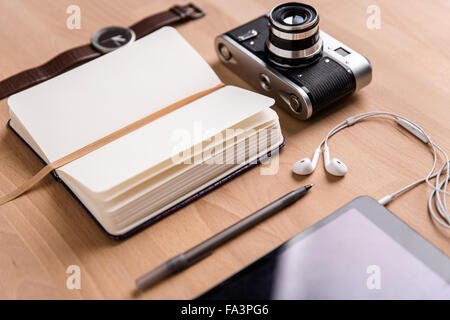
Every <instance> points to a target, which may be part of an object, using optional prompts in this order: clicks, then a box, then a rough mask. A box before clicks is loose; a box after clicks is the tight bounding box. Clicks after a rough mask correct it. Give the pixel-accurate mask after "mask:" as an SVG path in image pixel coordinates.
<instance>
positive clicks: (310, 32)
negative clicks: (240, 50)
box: [266, 2, 322, 67]
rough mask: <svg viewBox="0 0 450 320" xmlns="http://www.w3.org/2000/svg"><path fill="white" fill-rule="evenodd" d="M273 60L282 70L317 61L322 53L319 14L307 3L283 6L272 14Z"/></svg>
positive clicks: (269, 43) (269, 45)
mask: <svg viewBox="0 0 450 320" xmlns="http://www.w3.org/2000/svg"><path fill="white" fill-rule="evenodd" d="M269 21H270V33H269V39H268V41H267V44H266V45H267V49H268V55H269V59H270V60H271V61H272V62H274V63H275V64H277V65H278V66H281V67H298V66H302V65H307V64H310V63H312V62H314V61H316V60H317V59H318V58H319V57H320V55H321V53H322V40H321V39H320V33H319V15H318V14H317V11H316V10H315V9H314V8H313V7H311V6H309V5H307V4H303V3H299V2H289V3H284V4H281V5H279V6H277V7H275V8H273V9H272V11H271V12H270V13H269Z"/></svg>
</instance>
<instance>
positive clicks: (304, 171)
mask: <svg viewBox="0 0 450 320" xmlns="http://www.w3.org/2000/svg"><path fill="white" fill-rule="evenodd" d="M375 116H388V117H391V118H394V120H395V121H396V122H397V124H399V125H400V126H402V127H403V128H404V129H406V130H407V131H408V132H409V133H411V134H413V135H414V136H415V137H417V138H418V139H420V140H421V141H422V142H423V143H425V144H427V145H430V147H431V151H432V153H433V159H434V160H433V166H432V168H431V170H430V172H429V173H428V175H427V176H426V177H425V178H423V179H420V180H417V181H415V182H413V183H411V184H410V185H408V186H406V187H404V188H402V189H400V190H398V191H397V192H395V193H393V194H390V195H387V196H385V197H383V198H382V199H380V200H379V203H380V204H382V205H386V204H388V203H389V202H390V201H392V200H393V199H395V198H396V197H397V196H399V195H400V194H403V193H405V192H407V191H409V190H411V189H412V188H414V187H415V186H417V185H419V184H421V183H423V182H426V183H427V184H428V185H429V186H430V187H431V188H432V189H433V192H432V193H431V195H430V198H429V201H428V209H429V211H430V213H431V215H432V217H433V218H434V219H435V220H436V221H437V222H438V223H439V224H440V225H442V226H444V227H445V228H448V229H450V215H449V212H448V208H447V201H446V196H447V195H449V194H450V193H449V192H448V191H447V187H448V182H449V181H450V161H449V158H448V156H447V153H446V152H445V151H444V150H443V149H442V148H441V147H439V146H438V145H436V144H435V143H434V142H433V141H432V140H431V139H430V137H429V136H428V135H427V134H426V133H425V131H424V130H423V129H422V128H420V127H419V126H418V125H416V124H415V123H413V122H412V121H410V120H408V119H406V118H404V117H402V116H399V115H397V114H394V113H391V112H384V111H375V112H368V113H363V114H359V115H355V116H353V117H350V118H348V119H346V120H345V121H343V122H341V123H339V124H338V125H337V126H335V127H334V128H333V129H331V130H330V132H329V133H328V134H327V136H326V137H325V138H324V139H323V140H322V141H321V143H320V145H319V146H318V147H317V149H316V151H315V152H314V156H313V158H312V160H310V159H309V158H304V159H301V160H300V161H298V162H296V163H295V164H294V168H293V171H294V173H296V174H299V175H309V174H311V173H313V172H314V170H315V168H316V166H317V162H318V161H319V157H320V153H321V151H322V146H323V158H324V166H325V170H326V171H327V172H328V173H329V174H331V175H333V176H337V177H342V176H344V175H345V174H346V173H347V171H348V169H347V166H346V165H345V164H344V162H343V161H341V160H339V159H337V158H333V159H331V160H330V150H329V148H328V140H329V139H330V138H331V137H332V136H333V135H335V134H336V133H338V132H339V131H341V130H343V129H345V128H347V127H350V126H352V125H354V124H355V123H356V122H358V121H361V120H363V119H367V118H369V117H375ZM437 152H440V153H441V155H442V156H443V158H444V160H445V161H444V164H443V165H442V166H441V167H440V169H439V170H438V171H437V173H434V171H435V169H436V164H437V158H438V157H437ZM444 171H445V174H444ZM442 175H444V179H441V178H442V177H441V176H442ZM433 178H436V183H435V184H434V185H433V184H432V183H431V182H430V180H431V179H433ZM441 196H442V197H441ZM433 199H434V200H435V201H434V202H435V208H436V210H437V212H438V214H436V211H435V209H434V208H433Z"/></svg>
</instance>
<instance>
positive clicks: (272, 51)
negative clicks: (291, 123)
mask: <svg viewBox="0 0 450 320" xmlns="http://www.w3.org/2000/svg"><path fill="white" fill-rule="evenodd" d="M215 48H216V52H217V54H218V56H219V58H220V60H221V61H222V62H223V63H224V64H225V65H226V66H227V67H228V68H229V69H231V70H232V71H233V72H235V73H236V74H238V75H239V76H240V77H241V78H242V79H244V80H245V81H246V82H248V83H250V84H251V85H252V86H253V87H255V88H257V89H260V90H261V91H262V92H263V93H264V94H266V95H269V96H271V97H273V98H274V99H275V100H276V103H277V105H279V106H281V107H283V108H284V109H285V110H286V111H288V112H289V113H290V114H291V115H292V116H294V117H295V118H297V119H301V120H306V119H308V118H310V117H311V116H312V115H313V114H315V113H316V112H319V111H320V110H323V109H325V108H326V107H328V106H329V105H330V104H332V103H333V102H335V101H337V100H339V99H341V98H343V97H345V96H348V95H350V94H352V93H354V92H356V91H358V90H360V89H362V88H363V87H365V86H367V85H368V84H369V83H370V81H371V80H372V67H371V64H370V62H369V61H368V60H367V59H366V58H365V57H364V56H363V55H361V54H359V53H357V52H356V51H355V50H353V49H351V48H349V47H348V46H346V45H345V44H343V43H341V42H340V41H338V40H336V39H335V38H333V37H332V36H330V35H329V34H327V33H325V32H323V31H321V30H319V16H318V14H317V12H316V10H315V9H314V8H313V7H311V6H309V5H306V4H302V3H297V2H290V3H285V4H282V5H279V6H277V7H275V8H274V9H273V10H272V11H271V12H270V13H268V14H267V15H264V16H262V17H259V18H257V19H255V20H253V21H250V22H248V23H246V24H245V25H242V26H240V27H237V28H235V29H233V30H231V31H229V32H226V33H224V34H222V35H220V36H218V37H217V38H216V40H215Z"/></svg>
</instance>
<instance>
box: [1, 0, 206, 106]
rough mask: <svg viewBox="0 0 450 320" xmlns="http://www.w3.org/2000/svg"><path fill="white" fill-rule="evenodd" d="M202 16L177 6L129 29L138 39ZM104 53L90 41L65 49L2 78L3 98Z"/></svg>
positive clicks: (189, 7) (190, 6) (194, 8)
mask: <svg viewBox="0 0 450 320" xmlns="http://www.w3.org/2000/svg"><path fill="white" fill-rule="evenodd" d="M202 16H204V12H203V11H202V10H201V9H199V8H198V7H197V6H195V5H193V4H191V3H190V4H187V5H184V6H178V5H176V6H173V7H172V8H170V9H169V10H167V11H163V12H160V13H157V14H155V15H152V16H150V17H148V18H146V19H143V20H141V21H139V22H138V23H136V24H134V25H132V26H131V27H130V29H132V30H133V31H134V33H135V34H136V39H139V38H142V37H143V36H145V35H147V34H149V33H151V32H153V31H155V30H157V29H159V28H161V27H163V26H166V25H171V24H175V23H177V22H184V21H188V20H191V19H197V18H200V17H202ZM102 54H103V53H102V52H100V51H98V50H96V49H95V48H94V47H93V46H92V45H91V44H87V45H84V46H81V47H76V48H73V49H70V50H68V51H65V52H63V53H61V54H59V55H57V56H56V57H54V58H53V59H52V60H50V61H48V62H47V63H45V64H43V65H41V66H39V67H36V68H32V69H28V70H25V71H22V72H20V73H18V74H16V75H13V76H11V77H9V78H7V79H5V80H3V81H0V100H1V99H4V98H6V97H8V96H10V95H12V94H14V93H17V92H19V91H22V90H24V89H26V88H29V87H31V86H34V85H36V84H38V83H41V82H43V81H45V80H48V79H51V78H53V77H55V76H57V75H59V74H61V73H63V72H65V71H68V70H70V69H72V68H74V67H77V66H79V65H81V64H83V63H85V62H88V61H90V60H92V59H95V58H97V57H99V56H100V55H102Z"/></svg>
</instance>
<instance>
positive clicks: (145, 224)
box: [8, 120, 286, 240]
mask: <svg viewBox="0 0 450 320" xmlns="http://www.w3.org/2000/svg"><path fill="white" fill-rule="evenodd" d="M8 127H9V128H10V129H11V130H12V131H13V132H14V133H15V134H16V135H17V136H18V137H19V138H20V140H22V141H23V142H24V143H25V144H26V145H27V146H28V147H29V148H30V150H31V151H33V153H34V154H35V155H36V156H37V157H38V158H39V159H40V160H41V161H42V162H43V163H44V164H47V163H46V162H45V161H44V160H43V159H42V158H41V157H40V156H39V155H38V154H37V153H36V152H35V151H34V149H33V148H31V146H30V145H29V144H28V143H27V142H26V141H25V140H24V139H23V138H22V137H21V136H20V135H19V134H18V133H17V132H16V130H14V128H13V127H12V126H11V120H10V121H8ZM285 145H286V140H283V142H282V143H281V144H280V145H279V146H278V147H276V148H275V149H274V150H271V151H269V152H268V153H267V154H265V155H263V156H261V157H259V158H257V159H256V161H252V162H251V163H248V164H246V165H244V166H243V167H241V168H239V169H237V170H236V171H233V172H232V173H230V174H229V175H227V176H225V177H224V178H222V179H221V180H219V181H216V182H215V183H213V184H211V185H209V186H207V187H205V188H204V189H202V190H200V191H199V192H197V193H195V194H193V195H192V196H190V197H189V198H186V199H185V200H183V201H181V202H179V203H177V204H176V205H174V206H172V207H170V208H169V209H167V210H165V211H163V212H161V213H160V214H158V215H157V216H155V217H152V218H150V219H148V220H147V221H145V222H143V223H141V224H140V225H138V226H137V227H135V228H133V229H131V230H129V231H128V232H126V233H124V234H121V235H113V234H110V233H108V232H107V231H106V230H105V228H103V226H102V225H101V224H100V223H99V222H98V220H97V219H96V218H95V217H94V216H93V215H92V214H91V212H90V211H89V210H88V209H87V208H86V206H85V205H84V204H83V202H81V201H80V199H78V197H77V196H76V195H75V194H74V193H73V192H72V190H71V189H70V188H69V187H68V186H67V185H66V184H65V183H64V181H62V180H61V179H60V178H59V177H58V174H57V173H56V172H55V171H52V175H53V177H54V178H55V179H56V181H58V182H60V183H61V184H62V185H63V186H64V187H65V188H66V189H67V190H68V191H69V192H70V193H71V194H72V196H73V197H74V198H75V199H77V200H78V202H79V203H80V204H81V205H82V206H83V208H84V209H85V210H86V212H87V213H89V216H90V217H91V218H92V219H93V220H94V221H95V222H96V223H97V225H98V226H99V227H100V228H101V229H102V230H103V232H104V233H106V234H107V235H108V236H109V237H110V238H112V239H114V240H123V239H125V238H128V237H130V236H132V235H134V234H136V233H138V232H139V231H141V230H143V229H145V228H147V227H148V226H150V225H152V224H153V223H155V222H157V221H158V220H160V219H162V218H164V217H165V216H168V215H169V214H172V213H173V212H175V211H177V210H178V209H181V208H183V207H184V206H186V205H188V204H189V203H191V202H193V201H195V200H197V199H199V198H200V197H202V196H204V195H205V194H207V193H208V192H210V191H212V190H214V189H215V188H217V187H219V186H221V185H223V184H225V183H226V182H228V181H230V180H231V179H233V178H235V177H237V176H238V175H240V174H241V173H243V172H245V171H246V170H248V169H250V168H253V167H255V166H256V165H258V164H261V163H262V162H263V161H264V160H265V159H267V158H268V157H270V156H271V155H272V153H278V152H279V150H281V148H283V147H284V146H285Z"/></svg>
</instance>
